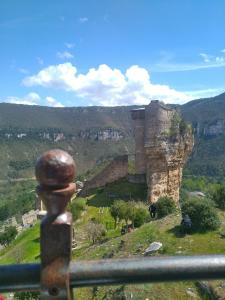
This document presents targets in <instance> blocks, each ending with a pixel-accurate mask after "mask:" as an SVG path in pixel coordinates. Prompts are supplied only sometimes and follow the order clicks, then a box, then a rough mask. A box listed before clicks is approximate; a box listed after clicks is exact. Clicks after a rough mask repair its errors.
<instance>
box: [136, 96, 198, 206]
mask: <svg viewBox="0 0 225 300" xmlns="http://www.w3.org/2000/svg"><path fill="white" fill-rule="evenodd" d="M131 114H132V119H133V126H134V136H135V172H136V174H138V175H141V174H142V175H143V174H146V181H147V186H148V200H149V202H156V201H157V200H158V198H159V197H161V196H169V197H172V198H173V199H174V201H175V202H178V201H179V189H180V183H181V177H182V170H183V166H184V163H185V162H186V159H187V157H188V155H189V154H190V153H191V150H192V147H193V135H192V131H191V128H189V127H188V126H187V125H186V124H185V123H184V122H183V121H182V120H181V118H180V116H179V114H178V113H177V111H176V110H174V109H170V108H168V107H166V106H165V105H164V104H163V103H162V102H159V101H158V100H154V101H151V103H150V104H149V105H148V106H147V107H146V108H141V109H135V110H132V112H131Z"/></svg>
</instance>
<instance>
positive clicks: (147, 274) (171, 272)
mask: <svg viewBox="0 0 225 300" xmlns="http://www.w3.org/2000/svg"><path fill="white" fill-rule="evenodd" d="M222 278H225V255H202V256H170V257H148V258H133V259H114V260H110V259H109V260H99V261H80V262H75V263H72V264H71V265H70V283H71V286H72V287H82V286H93V285H109V284H125V283H126V284H130V283H144V282H162V281H179V280H196V279H222Z"/></svg>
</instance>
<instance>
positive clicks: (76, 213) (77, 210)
mask: <svg viewBox="0 0 225 300" xmlns="http://www.w3.org/2000/svg"><path fill="white" fill-rule="evenodd" d="M85 206H86V201H85V199H83V198H76V199H75V200H74V201H73V202H72V203H71V204H70V207H69V209H70V211H71V213H72V216H73V220H74V221H76V220H77V219H79V218H80V216H81V213H82V211H84V210H85Z"/></svg>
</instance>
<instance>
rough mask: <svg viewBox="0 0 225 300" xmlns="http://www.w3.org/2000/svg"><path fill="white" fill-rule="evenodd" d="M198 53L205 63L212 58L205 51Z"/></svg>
mask: <svg viewBox="0 0 225 300" xmlns="http://www.w3.org/2000/svg"><path fill="white" fill-rule="evenodd" d="M199 55H200V56H201V57H202V58H203V60H204V62H206V63H209V62H210V60H211V58H212V57H211V56H210V55H208V54H206V53H200V54H199Z"/></svg>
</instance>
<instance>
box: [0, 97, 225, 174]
mask: <svg viewBox="0 0 225 300" xmlns="http://www.w3.org/2000/svg"><path fill="white" fill-rule="evenodd" d="M132 108H134V107H133V106H121V107H68V108H52V107H51V108H50V107H41V106H28V105H16V104H6V103H1V104H0V180H1V179H8V178H21V177H33V170H34V163H35V161H36V158H37V157H38V156H39V155H40V154H41V153H42V152H43V151H45V150H48V149H51V148H60V149H64V150H66V151H68V152H69V153H70V154H71V155H72V156H73V157H74V159H75V161H76V164H77V168H78V173H79V174H84V173H85V172H87V171H88V170H89V171H90V170H92V169H93V167H94V166H98V165H101V163H103V162H104V161H105V160H108V159H111V158H113V157H115V156H117V155H118V154H125V153H128V154H131V155H133V154H134V140H133V132H132V121H131V116H130V110H131V109H132ZM177 109H178V110H180V111H181V113H182V115H183V117H184V119H185V120H186V121H188V122H190V123H192V126H193V128H194V132H195V146H194V149H193V153H192V155H191V157H190V159H189V162H188V165H187V168H186V174H194V175H206V176H216V177H224V176H225V164H224V161H225V147H224V140H225V134H224V133H225V93H224V94H221V95H218V96H216V97H213V98H207V99H199V100H194V101H191V102H189V103H187V104H184V105H181V106H179V107H177Z"/></svg>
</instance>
